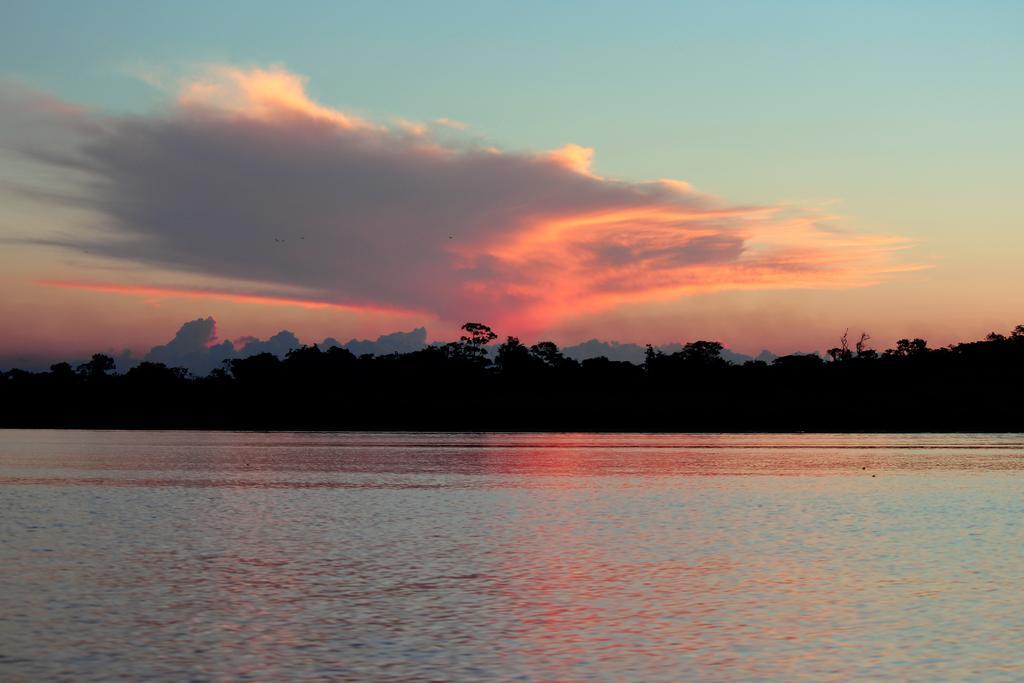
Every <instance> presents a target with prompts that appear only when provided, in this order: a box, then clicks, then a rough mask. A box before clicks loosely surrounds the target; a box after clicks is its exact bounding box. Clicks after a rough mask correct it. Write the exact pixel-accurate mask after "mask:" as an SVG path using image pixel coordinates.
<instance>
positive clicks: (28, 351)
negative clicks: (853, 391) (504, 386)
mask: <svg viewBox="0 0 1024 683" xmlns="http://www.w3.org/2000/svg"><path fill="white" fill-rule="evenodd" d="M1021 26H1024V4H1022V3H1020V2H994V1H989V2H985V1H980V2H966V1H965V2H909V1H908V2H898V3H893V2H856V3H854V2H760V1H758V2H730V3H722V2H694V3H690V2H664V3H660V2H659V3H656V2H633V3H603V2H578V3H576V2H558V3H551V2H536V3H534V2H522V3H484V2H465V3H460V2H445V3H436V4H435V3H414V2H407V3H390V2H379V3H378V2H373V3H341V2H323V3H318V2H309V3H301V4H296V5H294V6H285V5H284V4H282V3H277V4H274V5H270V4H266V5H264V4H263V3H258V2H237V3H235V2H217V3H205V2H204V3H198V2H196V3H190V2H173V3H172V2H160V3H127V2H124V3H121V2H88V3H84V2H83V3H58V2H6V3H4V4H3V5H2V7H0V244H2V249H0V286H2V288H3V296H2V297H0V319H2V320H3V334H2V335H0V369H3V368H4V367H5V366H8V365H11V364H13V363H15V361H16V360H17V359H22V358H50V357H52V358H62V357H81V356H82V355H84V354H88V353H92V352H95V351H109V350H120V349H123V348H128V349H132V350H134V351H136V352H145V350H147V349H148V348H150V347H152V346H153V345H154V344H158V343H162V342H165V341H166V340H168V339H169V338H170V337H171V336H172V335H173V334H174V332H175V331H176V330H177V329H178V327H179V326H180V325H181V323H183V322H185V321H187V320H192V319H196V318H200V317H202V318H205V317H208V316H210V317H213V318H215V319H216V321H217V325H218V327H217V334H218V335H219V338H220V339H237V338H240V337H243V336H245V335H255V336H260V337H266V336H269V335H271V334H273V333H275V332H277V331H278V330H281V329H288V330H291V331H293V332H295V334H296V335H298V337H299V338H300V339H302V340H303V341H308V342H313V341H319V340H321V339H323V338H324V337H326V336H332V337H336V338H338V339H348V338H351V337H376V336H377V335H380V334H383V333H388V332H393V331H396V330H409V329H412V328H414V327H419V326H425V327H427V329H428V330H429V335H430V338H431V339H450V338H452V337H453V336H454V335H455V334H456V333H457V332H456V331H457V328H458V326H459V324H461V323H462V322H464V321H466V320H476V321H480V322H485V323H489V324H491V325H492V326H493V327H494V328H495V330H496V331H497V332H498V333H499V334H501V335H506V334H515V335H518V336H521V337H523V338H524V340H528V341H536V340H539V339H553V340H555V341H556V342H558V343H560V344H571V343H576V342H579V341H583V340H585V339H590V338H593V337H597V338H600V339H605V340H617V341H621V342H639V343H644V342H652V343H656V344H661V343H666V342H673V341H688V340H694V339H718V340H721V341H723V342H724V343H725V344H726V345H727V346H728V347H730V348H731V349H733V350H736V351H739V352H744V353H756V352H758V351H760V350H761V349H764V348H768V349H771V350H773V351H776V352H778V353H788V352H791V351H795V350H803V351H809V350H820V349H823V348H826V347H828V346H833V345H835V343H836V341H837V339H838V337H839V335H841V334H842V332H843V330H844V329H846V328H850V330H851V333H857V334H859V332H860V331H861V330H865V331H868V332H869V333H870V334H871V335H872V338H873V343H874V344H875V346H876V347H879V348H885V347H886V346H887V345H891V344H892V343H893V341H894V340H895V339H897V338H900V337H906V336H912V337H925V338H927V339H928V340H929V341H930V342H931V344H932V345H933V346H937V345H942V344H947V343H950V342H954V341H959V340H965V339H973V338H980V337H982V336H984V335H985V334H986V333H987V332H989V331H990V330H998V331H1004V332H1005V331H1007V330H1009V329H1010V328H1012V327H1013V326H1014V325H1016V324H1018V323H1022V322H1024V268H1022V267H1021V257H1022V255H1024V231H1022V227H1024V225H1022V216H1024V211H1022V210H1021V208H1020V199H1019V194H1020V190H1019V188H1018V185H1019V182H1020V178H1021V163H1022V162H1021V160H1022V159H1024V124H1022V122H1024V41H1021V39H1020V31H1021Z"/></svg>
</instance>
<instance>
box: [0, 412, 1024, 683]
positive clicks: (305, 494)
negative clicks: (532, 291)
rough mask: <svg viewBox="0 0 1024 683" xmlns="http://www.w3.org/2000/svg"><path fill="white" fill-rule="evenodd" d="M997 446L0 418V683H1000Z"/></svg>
mask: <svg viewBox="0 0 1024 683" xmlns="http://www.w3.org/2000/svg"><path fill="white" fill-rule="evenodd" d="M1022 470H1024V437H1022V436H1021V435H967V436H948V435H756V434H753V435H607V434H598V435H562V434H554V435H552V434H515V435H502V434H412V435H410V434H366V433H360V434H291V433H288V434H253V433H196V432H191V433H190V432H179V433H173V432H59V431H0V680H4V681H8V680H13V681H19V680H24V681H42V680H75V681H109V680H117V679H124V680H147V679H148V680H257V679H258V680H288V679H308V680H318V679H319V680H328V679H330V680H353V681H406V680H467V681H469V680H472V681H477V680H499V681H511V680H538V681H554V680H558V681H566V680H609V681H622V680H637V681H640V680H642V681H659V680H660V681H678V680H687V681H701V680H709V681H710V680H713V681H732V680H735V681H750V680H786V681H794V680H813V681H821V680H851V679H854V680H858V679H859V680H882V679H888V680H897V679H898V680H920V681H933V680H952V679H960V680H963V679H971V680H1020V679H1022V678H1024V609H1022V608H1024V599H1022V597H1021V594H1020V587H1021V586H1022V585H1024V523H1022V522H1024V472H1022Z"/></svg>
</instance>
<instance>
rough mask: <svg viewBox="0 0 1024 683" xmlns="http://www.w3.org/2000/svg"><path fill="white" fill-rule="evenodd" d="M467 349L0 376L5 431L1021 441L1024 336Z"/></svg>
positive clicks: (335, 351)
mask: <svg viewBox="0 0 1024 683" xmlns="http://www.w3.org/2000/svg"><path fill="white" fill-rule="evenodd" d="M463 331H464V335H463V336H462V337H461V338H460V339H459V341H456V342H451V343H449V344H445V345H437V346H430V347H426V348H424V349H422V350H419V351H414V352H411V353H404V354H392V355H384V356H373V355H363V356H359V357H356V356H355V355H353V354H352V353H351V352H350V351H348V350H346V349H343V348H339V347H332V348H329V349H326V350H324V349H320V348H318V347H317V346H315V345H314V346H303V347H301V348H297V349H294V350H292V351H290V352H289V353H288V354H287V356H286V357H285V358H284V359H279V358H278V357H277V356H275V355H273V354H270V353H261V354H258V355H254V356H250V357H248V358H234V359H230V360H226V361H225V362H224V365H223V367H222V368H218V369H216V370H214V371H213V372H211V373H210V374H209V375H207V376H205V377H194V376H192V375H190V374H189V372H188V371H187V370H184V369H181V368H170V367H167V366H165V365H163V364H161V363H150V362H144V363H141V364H139V365H138V366H136V367H134V368H132V369H130V370H128V371H127V372H125V373H123V374H117V373H115V372H114V361H113V359H112V358H110V357H108V356H104V355H102V354H97V355H95V356H93V357H92V360H90V361H89V362H87V363H84V364H82V365H79V366H78V367H72V366H71V365H70V364H68V363H58V364H56V365H53V366H52V367H51V369H50V372H40V373H31V372H25V371H22V370H10V371H8V372H6V373H4V374H3V375H0V378H2V381H0V426H5V427H96V428H210V429H222V428H223V429H440V430H455V429H468V430H476V429H488V430H630V431H789V430H808V431H833V430H834V431H872V430H879V431H1024V399H1022V388H1024V382H1022V380H1024V325H1021V326H1018V327H1016V328H1015V329H1014V330H1013V331H1012V332H1011V333H1010V334H1009V335H1008V336H1004V335H1000V334H996V333H992V334H990V335H989V336H988V337H987V338H986V339H985V340H983V341H976V342H967V343H962V344H955V345H951V346H948V347H944V348H939V349H931V348H929V347H928V345H927V343H926V342H925V341H924V340H922V339H901V340H900V341H899V342H897V344H896V347H895V348H893V349H889V350H887V351H884V352H882V353H879V352H877V351H875V350H872V349H870V348H869V347H868V343H869V340H870V338H869V337H868V336H867V335H861V337H860V339H859V341H857V342H856V343H855V344H853V346H852V347H851V345H850V343H849V341H848V338H847V336H846V335H845V334H844V335H843V337H842V339H841V341H840V344H839V346H837V347H836V348H833V349H829V351H828V352H827V354H826V357H825V358H822V357H819V356H817V355H792V356H782V357H780V358H777V359H775V360H774V361H773V362H771V363H765V362H762V361H748V362H745V363H743V364H742V365H738V364H732V363H729V362H728V361H726V360H724V359H723V358H722V357H721V351H722V348H723V347H722V345H721V344H720V343H718V342H711V341H695V342H691V343H689V344H686V345H685V346H684V347H683V348H682V350H681V351H679V352H677V353H663V352H661V351H658V350H656V349H654V348H652V347H650V346H648V347H647V355H646V359H645V361H644V362H643V363H642V364H639V365H637V364H633V363H628V362H623V361H611V360H608V359H607V358H591V359H587V360H584V361H582V362H578V361H576V360H573V359H570V358H566V357H565V356H564V355H563V354H562V352H561V351H560V350H559V348H558V347H557V346H556V345H555V344H554V343H552V342H540V343H538V344H534V345H532V346H526V345H524V344H522V343H521V342H520V341H519V340H518V339H516V338H515V337H508V338H507V339H506V340H505V341H504V342H503V343H501V344H499V345H497V347H496V349H495V352H493V353H489V352H488V349H489V347H493V343H494V342H495V341H496V339H497V335H495V333H494V332H493V331H491V329H490V328H489V327H487V326H486V325H482V324H479V323H467V324H466V325H464V326H463Z"/></svg>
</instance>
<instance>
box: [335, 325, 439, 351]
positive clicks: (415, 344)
mask: <svg viewBox="0 0 1024 683" xmlns="http://www.w3.org/2000/svg"><path fill="white" fill-rule="evenodd" d="M426 345H427V328H425V327H417V328H416V329H414V330H411V331H409V332H392V333H390V334H382V335H381V336H379V337H377V339H376V340H374V341H371V340H369V339H350V340H349V341H348V343H346V344H339V343H337V341H336V340H334V339H331V338H327V339H325V340H324V342H323V344H322V346H323V348H330V347H331V346H342V347H344V348H346V349H348V350H349V351H351V352H352V353H354V354H355V355H357V356H361V355H363V354H364V353H372V354H373V355H375V356H386V355H388V354H391V353H409V352H411V351H419V350H420V349H422V348H423V347H425V346H426Z"/></svg>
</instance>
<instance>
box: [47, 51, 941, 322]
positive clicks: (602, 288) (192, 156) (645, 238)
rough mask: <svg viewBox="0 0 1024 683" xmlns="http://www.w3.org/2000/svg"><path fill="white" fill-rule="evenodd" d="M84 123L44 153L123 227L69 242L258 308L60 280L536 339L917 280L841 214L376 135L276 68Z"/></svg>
mask: <svg viewBox="0 0 1024 683" xmlns="http://www.w3.org/2000/svg"><path fill="white" fill-rule="evenodd" d="M78 116H79V118H80V119H83V120H85V122H86V123H92V124H98V125H78V126H71V125H68V126H67V127H68V128H69V129H72V128H73V131H74V134H75V135H78V136H79V138H80V140H79V144H78V145H77V147H75V148H71V149H59V150H57V153H52V151H47V152H46V153H36V156H37V159H38V161H40V162H41V163H44V164H47V165H48V166H50V167H51V168H56V169H57V170H62V169H63V170H67V171H69V174H68V175H69V178H70V177H74V178H80V177H81V174H83V173H84V174H85V176H87V177H88V181H87V182H85V183H82V184H81V185H80V187H81V197H80V199H78V200H77V202H78V204H79V205H80V207H81V208H84V209H87V210H89V211H91V212H93V213H94V214H95V215H96V216H98V217H99V218H100V219H102V222H103V224H104V225H106V226H110V227H109V231H108V232H106V233H104V234H103V235H101V236H100V237H95V236H91V237H88V238H86V237H84V236H83V237H81V238H72V239H68V240H65V241H64V242H59V243H56V244H63V245H64V246H68V247H73V248H76V249H80V248H88V249H89V250H90V253H92V254H95V255H97V256H101V257H107V258H112V259H118V260H123V261H129V262H133V263H137V264H143V265H145V266H147V267H149V268H157V269H161V270H163V271H171V272H180V273H189V274H190V275H191V276H195V275H196V274H199V275H201V276H202V275H205V276H207V277H210V278H216V281H217V282H223V281H225V280H227V281H237V282H240V283H241V282H249V283H253V282H256V283H261V285H262V286H263V288H262V291H263V293H261V294H258V295H256V294H248V293H238V292H229V291H219V290H216V289H209V290H205V289H189V288H180V289H175V288H171V289H167V288H162V287H161V288H157V287H138V286H135V285H115V284H109V283H108V284H96V283H89V282H85V280H86V279H87V278H81V281H78V282H57V281H50V283H49V284H52V285H53V286H74V287H78V288H90V287H91V288H93V289H96V290H97V291H118V292H121V293H126V294H133V295H138V296H172V295H174V296H192V297H222V298H231V299H232V300H234V301H240V302H249V303H262V304H268V305H295V306H308V307H326V306H336V307H339V308H349V309H351V308H356V309H358V310H363V311H372V310H379V311H386V312H396V311H400V312H404V311H419V312H421V313H423V314H425V315H431V316H436V317H438V318H440V319H441V320H443V321H445V322H447V323H452V322H456V321H463V320H467V319H475V320H484V321H489V322H495V323H498V324H501V325H503V327H504V329H509V330H515V331H519V332H521V333H523V334H528V333H530V332H539V331H543V330H544V329H546V328H549V327H551V326H553V325H555V324H557V323H560V322H562V321H564V320H565V319H568V318H572V317H574V316H581V315H588V314H592V313H595V312H599V311H602V310H607V309H611V308H615V307H620V306H628V305H631V304H635V303H641V302H648V301H667V300H672V299H677V298H679V297H684V296H688V295H692V294H698V293H706V292H717V291H726V290H748V289H779V288H813V287H821V288H836V287H844V288H848V287H861V286H867V285H870V284H873V283H876V282H878V281H880V280H881V279H882V278H883V277H885V276H886V275H888V274H892V273H898V272H902V271H907V270H914V269H918V268H920V267H922V266H921V265H919V264H913V263H904V262H901V260H900V259H899V252H900V251H901V250H902V249H904V248H905V247H906V246H907V244H908V243H907V242H906V240H903V239H901V238H899V237H894V236H887V235H870V234H862V233H852V232H842V231H838V230H835V229H832V228H829V227H827V226H828V224H829V223H832V222H834V218H833V217H831V216H825V215H815V214H811V213H809V212H806V211H803V212H802V211H798V210H795V209H792V208H787V207H783V206H735V205H730V204H728V203H727V202H725V201H723V200H721V199H718V198H716V197H714V196H711V195H708V194H702V193H700V192H697V191H696V190H695V189H694V188H693V187H692V186H690V185H689V184H688V183H685V182H683V181H678V180H671V179H662V180H658V181H653V182H628V181H623V180H616V179H609V178H602V177H598V176H596V175H594V174H593V173H592V171H591V163H592V160H593V154H594V151H593V149H591V148H587V147H582V146H580V145H575V144H569V145H566V146H564V147H562V148H560V149H558V150H555V151H553V152H548V153H544V154H533V153H517V152H508V151H500V150H496V149H494V148H490V147H483V146H478V145H474V144H471V143H470V142H468V141H463V143H464V144H446V143H442V142H441V141H439V140H438V139H435V138H434V136H433V134H432V130H433V128H432V127H431V126H425V125H422V124H418V123H416V122H408V121H403V120H398V123H397V124H395V125H392V126H390V127H389V126H386V125H380V124H377V123H373V122H370V121H367V120H365V119H362V118H360V117H358V116H354V115H352V114H350V113H347V112H344V111H341V110H338V109H335V108H332V107H328V106H325V105H323V104H320V103H317V102H315V101H313V100H312V99H311V98H309V96H308V95H307V94H306V91H305V81H304V79H303V78H301V77H300V76H297V75H295V74H292V73H290V72H288V71H286V70H284V69H283V68H280V67H271V68H268V69H240V68H237V67H230V66H211V67H208V68H207V69H205V70H204V71H203V73H202V74H200V75H199V76H198V77H196V78H194V79H191V80H189V81H187V82H185V83H184V84H183V86H182V88H181V91H180V93H179V94H178V97H177V99H176V102H175V104H174V106H173V108H172V110H171V111H170V112H169V113H168V112H165V113H162V114H148V115H139V116H130V117H112V116H102V115H90V114H86V113H84V112H83V113H80V114H78ZM89 117H92V118H89ZM62 120H63V119H62ZM434 123H435V125H438V124H439V122H436V121H435V122H434ZM439 125H445V124H439ZM58 137H59V136H55V139H57V138H58ZM67 137H68V136H67V135H65V136H64V137H63V138H62V139H67ZM69 182H70V181H69ZM49 244H51V245H52V244H55V243H54V242H51V243H49ZM243 289H244V288H243V287H241V286H240V287H239V291H243ZM294 291H302V292H308V293H309V298H308V299H304V298H301V297H299V298H294V297H293V296H292V295H291V294H288V292H294ZM352 302H356V303H352Z"/></svg>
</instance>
